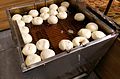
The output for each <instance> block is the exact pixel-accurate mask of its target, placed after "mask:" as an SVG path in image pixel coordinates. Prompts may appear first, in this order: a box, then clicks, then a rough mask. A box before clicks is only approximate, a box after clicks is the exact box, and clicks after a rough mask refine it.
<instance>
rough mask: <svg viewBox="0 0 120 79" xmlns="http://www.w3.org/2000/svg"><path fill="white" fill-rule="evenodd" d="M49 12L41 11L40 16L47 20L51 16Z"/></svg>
mask: <svg viewBox="0 0 120 79" xmlns="http://www.w3.org/2000/svg"><path fill="white" fill-rule="evenodd" d="M49 16H50V15H49V14H48V13H41V14H40V17H41V18H42V19H43V20H47V19H48V18H49Z"/></svg>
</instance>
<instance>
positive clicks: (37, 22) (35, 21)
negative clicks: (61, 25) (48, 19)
mask: <svg viewBox="0 0 120 79" xmlns="http://www.w3.org/2000/svg"><path fill="white" fill-rule="evenodd" d="M42 23H43V19H42V18H41V17H34V18H33V20H32V24H33V25H41V24H42Z"/></svg>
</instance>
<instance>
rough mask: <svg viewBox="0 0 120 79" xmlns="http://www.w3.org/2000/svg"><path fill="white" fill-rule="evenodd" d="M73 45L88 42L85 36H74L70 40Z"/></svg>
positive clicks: (81, 44)
mask: <svg viewBox="0 0 120 79" xmlns="http://www.w3.org/2000/svg"><path fill="white" fill-rule="evenodd" d="M72 43H73V46H83V45H85V44H87V43H89V40H88V39H87V38H85V37H75V38H74V39H73V40H72Z"/></svg>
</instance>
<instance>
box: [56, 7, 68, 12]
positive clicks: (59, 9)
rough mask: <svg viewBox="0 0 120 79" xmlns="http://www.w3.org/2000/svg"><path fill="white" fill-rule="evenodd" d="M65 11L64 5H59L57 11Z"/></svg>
mask: <svg viewBox="0 0 120 79" xmlns="http://www.w3.org/2000/svg"><path fill="white" fill-rule="evenodd" d="M66 11H67V8H66V7H65V6H60V7H59V8H58V12H66Z"/></svg>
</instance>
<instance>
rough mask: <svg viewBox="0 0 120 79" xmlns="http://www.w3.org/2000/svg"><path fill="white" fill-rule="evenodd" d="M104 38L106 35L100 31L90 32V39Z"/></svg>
mask: <svg viewBox="0 0 120 79" xmlns="http://www.w3.org/2000/svg"><path fill="white" fill-rule="evenodd" d="M105 36H106V34H105V33H103V32H102V31H94V32H92V38H93V39H99V38H103V37H105Z"/></svg>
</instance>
